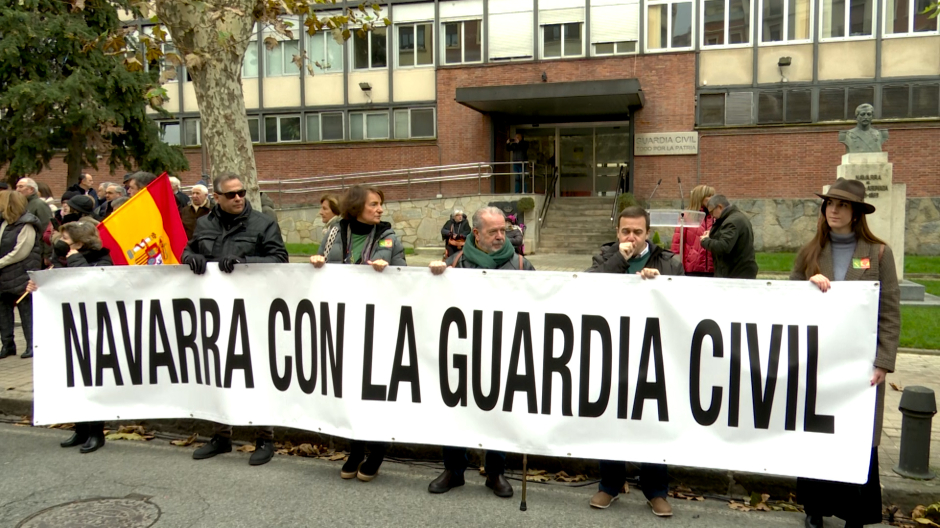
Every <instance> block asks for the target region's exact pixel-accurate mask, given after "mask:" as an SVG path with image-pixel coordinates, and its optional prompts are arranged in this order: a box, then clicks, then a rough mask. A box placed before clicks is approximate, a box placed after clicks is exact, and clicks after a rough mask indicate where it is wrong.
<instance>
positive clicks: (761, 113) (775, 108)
mask: <svg viewBox="0 0 940 528" xmlns="http://www.w3.org/2000/svg"><path fill="white" fill-rule="evenodd" d="M757 123H758V124H760V125H769V124H774V123H783V90H773V91H769V90H764V91H762V92H761V93H760V95H759V96H758V98H757Z"/></svg>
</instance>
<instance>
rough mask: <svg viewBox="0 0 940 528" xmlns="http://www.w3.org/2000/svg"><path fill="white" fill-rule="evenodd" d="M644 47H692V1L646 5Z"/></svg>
mask: <svg viewBox="0 0 940 528" xmlns="http://www.w3.org/2000/svg"><path fill="white" fill-rule="evenodd" d="M646 25H647V33H646V35H647V37H646V48H647V49H650V50H669V49H684V48H691V47H692V2H666V3H662V4H654V5H649V6H647V18H646Z"/></svg>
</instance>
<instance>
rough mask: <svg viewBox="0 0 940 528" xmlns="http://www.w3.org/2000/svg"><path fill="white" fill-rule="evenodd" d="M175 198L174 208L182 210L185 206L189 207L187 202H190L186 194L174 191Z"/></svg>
mask: <svg viewBox="0 0 940 528" xmlns="http://www.w3.org/2000/svg"><path fill="white" fill-rule="evenodd" d="M175 196H176V207H178V208H180V209H182V208H183V207H186V206H187V205H189V202H191V201H192V200H191V199H190V198H189V196H186V193H184V192H183V191H176V194H175Z"/></svg>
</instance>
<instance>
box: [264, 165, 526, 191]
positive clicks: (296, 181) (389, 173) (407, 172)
mask: <svg viewBox="0 0 940 528" xmlns="http://www.w3.org/2000/svg"><path fill="white" fill-rule="evenodd" d="M501 165H506V166H508V167H507V168H508V169H509V170H507V171H506V172H501V171H494V170H493V168H494V167H498V166H501ZM511 165H512V162H508V161H507V162H499V161H495V162H476V163H459V164H453V165H438V166H431V167H417V168H410V169H394V170H384V171H369V172H352V173H345V174H333V175H327V176H309V177H303V178H287V179H277V180H261V181H259V182H258V185H259V186H283V185H302V184H310V183H323V182H327V181H337V180H338V181H343V180H346V179H361V178H382V177H392V178H393V177H396V176H413V175H415V174H427V173H440V172H449V171H461V170H463V171H466V170H468V169H469V170H473V171H475V172H474V174H478V175H479V176H481V177H489V176H493V175H498V174H510V173H511ZM444 178H445V179H446V177H444ZM376 183H379V182H376Z"/></svg>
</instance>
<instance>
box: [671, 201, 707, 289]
mask: <svg viewBox="0 0 940 528" xmlns="http://www.w3.org/2000/svg"><path fill="white" fill-rule="evenodd" d="M702 212H704V213H705V219H704V220H702V223H701V224H699V225H697V226H695V227H686V228H684V229H685V233H684V234H682V235H681V236H680V231H681V229H680V228H676V232H675V233H674V234H673V235H672V252H673V253H675V254H677V255H678V254H679V243H680V242H682V265H683V266H684V267H685V272H686V273H714V272H715V261H714V258H713V257H712V254H711V252H709V251H705V248H703V247H702V242H701V238H702V235H704V234H705V233H708V232H709V231H710V230H711V228H712V226H713V225H714V224H715V217H713V216H712V215H710V214H708V211H707V210H705V209H704V208H703V209H702ZM680 238H681V240H680Z"/></svg>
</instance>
